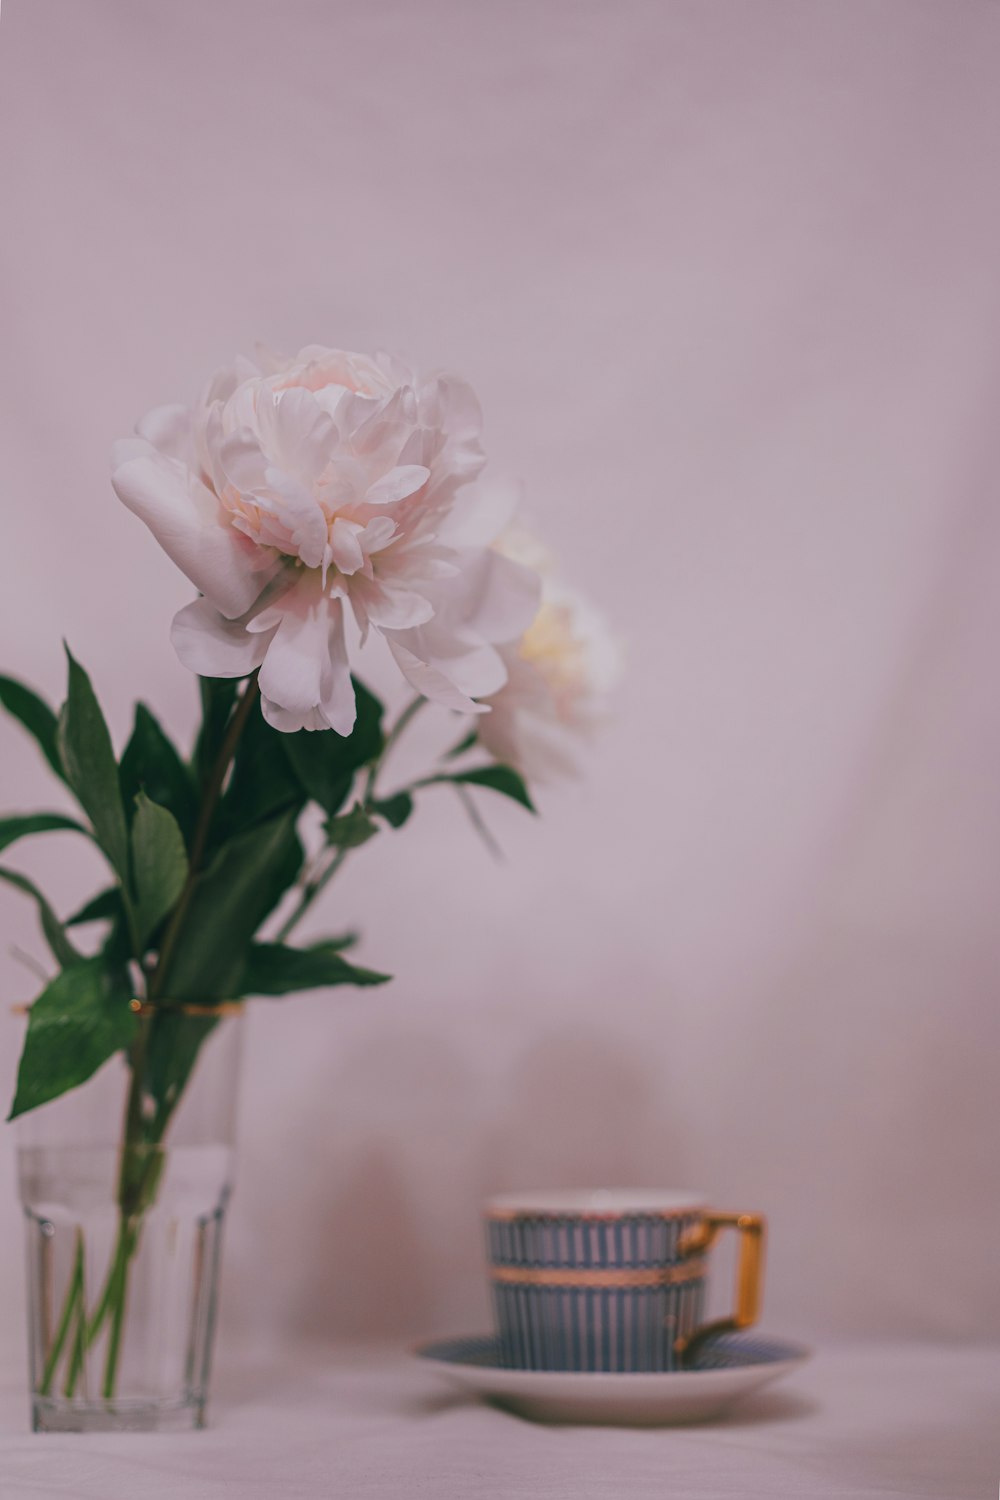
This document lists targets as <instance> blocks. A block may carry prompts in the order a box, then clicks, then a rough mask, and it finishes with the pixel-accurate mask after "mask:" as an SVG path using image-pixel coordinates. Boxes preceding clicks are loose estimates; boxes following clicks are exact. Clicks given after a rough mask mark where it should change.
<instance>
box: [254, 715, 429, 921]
mask: <svg viewBox="0 0 1000 1500" xmlns="http://www.w3.org/2000/svg"><path fill="white" fill-rule="evenodd" d="M426 702H427V699H426V698H420V697H417V698H414V699H413V701H412V702H410V703H408V704H407V705H406V707H405V708H404V709H403V711H402V713H401V714H400V716H399V718H398V719H397V720H396V722H395V724H394V725H393V726H392V728H391V729H390V730H389V733H388V734H387V735H386V738H385V743H384V744H383V746H382V749H381V752H380V753H379V755H378V756H377V757H376V759H375V760H373V761H372V763H371V765H370V766H369V768H368V775H367V777H366V779H365V785H364V791H363V792H362V796H361V805H362V807H363V808H364V809H365V811H366V812H370V811H371V807H372V803H373V802H374V800H375V786H376V782H377V781H378V775H379V772H380V771H381V769H382V767H383V765H384V764H385V760H386V756H387V755H388V754H389V751H390V750H391V749H392V747H393V746H394V745H395V744H396V742H397V740H398V739H399V737H400V735H401V734H402V733H403V732H404V730H405V729H406V728H407V726H408V725H409V724H411V723H412V721H413V720H414V719H415V718H416V716H417V714H418V713H419V712H420V710H421V709H422V708H423V706H424V704H425V703H426ZM349 853H350V850H349V849H338V850H337V853H336V854H335V855H334V857H333V859H332V860H331V861H330V863H329V864H328V865H327V866H326V868H325V869H324V870H323V871H322V872H321V873H320V874H319V875H317V876H314V877H313V879H311V880H307V881H306V883H305V885H304V886H303V887H302V894H301V896H300V897H299V900H298V904H297V905H296V906H295V907H293V908H292V910H291V912H289V914H288V916H287V917H286V918H285V921H284V922H283V923H282V925H281V927H280V928H279V929H278V931H277V933H276V934H275V938H274V941H275V942H276V943H283V942H285V941H286V940H287V939H288V938H289V937H290V936H291V934H292V933H293V932H294V931H295V929H296V927H297V926H298V925H299V923H300V922H301V921H302V918H303V917H304V916H305V914H306V912H307V911H308V910H309V908H310V906H312V904H313V902H314V901H315V900H316V897H317V896H320V895H322V893H323V891H325V890H326V888H327V886H328V885H329V884H330V881H331V880H332V879H333V877H334V876H335V875H336V873H337V871H338V870H339V869H340V867H341V865H342V864H343V863H344V860H345V859H346V858H347V856H348V854H349Z"/></svg>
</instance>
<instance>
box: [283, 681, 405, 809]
mask: <svg viewBox="0 0 1000 1500" xmlns="http://www.w3.org/2000/svg"><path fill="white" fill-rule="evenodd" d="M352 681H353V683H354V696H355V701H356V704H357V719H356V720H355V724H354V728H353V730H352V731H351V733H350V734H349V735H340V734H336V733H335V732H334V730H332V729H321V730H309V729H301V730H299V732H298V733H297V734H283V735H281V736H280V740H281V743H282V746H283V748H284V752H285V754H286V756H287V757H288V760H289V762H290V763H291V765H292V768H293V769H294V771H295V774H296V776H297V777H298V779H299V782H300V783H301V785H302V787H303V790H304V791H305V792H306V794H307V796H309V797H311V798H312V800H313V801H314V802H318V803H319V805H320V807H321V808H322V809H323V811H324V812H325V813H327V814H329V815H330V816H332V815H333V814H334V813H335V812H337V811H338V810H339V809H340V808H341V807H342V806H343V804H344V800H345V798H346V797H347V796H348V794H349V792H350V790H351V783H352V782H353V780H354V777H355V775H356V774H357V772H358V771H359V770H360V769H361V767H362V766H366V765H369V764H370V763H371V762H372V761H373V760H375V759H376V758H377V757H378V756H379V755H380V754H381V752H382V746H383V744H384V743H385V741H384V737H383V734H382V712H383V710H382V705H381V703H380V702H379V700H378V699H377V698H376V697H375V696H374V695H373V694H372V693H370V692H369V691H368V689H367V688H366V687H365V685H364V683H363V682H359V681H358V679H357V678H356V677H355V678H352Z"/></svg>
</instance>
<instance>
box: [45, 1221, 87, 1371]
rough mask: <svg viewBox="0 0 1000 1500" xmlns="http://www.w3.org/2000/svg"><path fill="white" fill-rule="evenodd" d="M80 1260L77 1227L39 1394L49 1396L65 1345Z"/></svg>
mask: <svg viewBox="0 0 1000 1500" xmlns="http://www.w3.org/2000/svg"><path fill="white" fill-rule="evenodd" d="M82 1260H83V1234H82V1231H81V1230H80V1229H77V1231H76V1260H75V1261H74V1263H73V1272H72V1275H71V1276H70V1279H69V1289H68V1291H67V1294H66V1301H65V1302H64V1304H63V1310H62V1315H61V1316H60V1319H59V1327H58V1328H57V1329H56V1336H55V1338H54V1339H53V1340H52V1346H51V1348H50V1349H49V1352H48V1355H47V1356H46V1360H45V1369H44V1370H43V1371H42V1379H41V1383H40V1384H39V1387H38V1393H39V1395H40V1396H50V1395H51V1394H52V1382H53V1381H54V1380H55V1378H56V1369H57V1367H58V1364H59V1361H60V1359H61V1358H62V1352H63V1347H64V1346H65V1343H66V1337H67V1335H68V1333H69V1330H70V1325H71V1323H72V1321H73V1314H74V1312H75V1311H76V1304H77V1302H78V1301H79V1298H80V1296H81V1290H82V1287H81V1275H80V1267H81V1265H82Z"/></svg>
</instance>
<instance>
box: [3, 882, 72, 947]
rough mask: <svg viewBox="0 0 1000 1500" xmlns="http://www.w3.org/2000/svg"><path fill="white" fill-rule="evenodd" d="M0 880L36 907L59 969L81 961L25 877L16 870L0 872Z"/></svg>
mask: <svg viewBox="0 0 1000 1500" xmlns="http://www.w3.org/2000/svg"><path fill="white" fill-rule="evenodd" d="M0 880H5V881H6V882H7V884H8V885H13V886H16V887H17V889H18V890H19V891H23V892H24V894H25V895H26V896H30V897H31V899H32V901H34V902H35V904H36V906H37V907H38V916H39V919H40V921H41V924H42V932H43V933H44V934H45V941H46V942H47V943H48V945H49V947H50V948H51V950H52V956H53V958H54V959H55V961H56V963H57V964H59V965H60V967H61V968H64V969H66V968H69V967H70V966H71V965H73V964H78V963H79V962H80V961H81V956H82V955H81V954H79V953H78V952H77V951H76V949H75V948H74V947H73V944H72V943H71V942H70V940H69V938H68V937H67V936H66V931H65V927H64V925H63V923H62V922H60V920H59V918H58V917H57V916H56V914H55V912H54V911H53V910H52V907H51V906H50V905H49V903H48V900H47V899H46V897H45V896H43V894H42V892H41V891H40V890H39V889H38V887H37V885H35V883H34V881H33V880H29V879H28V877H27V875H21V874H20V873H19V872H18V871H17V870H0Z"/></svg>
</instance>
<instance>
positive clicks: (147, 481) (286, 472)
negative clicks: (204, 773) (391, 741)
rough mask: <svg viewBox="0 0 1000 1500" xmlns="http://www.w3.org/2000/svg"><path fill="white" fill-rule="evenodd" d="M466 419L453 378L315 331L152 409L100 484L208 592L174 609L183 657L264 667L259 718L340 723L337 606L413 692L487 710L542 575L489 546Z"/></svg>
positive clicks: (491, 527)
mask: <svg viewBox="0 0 1000 1500" xmlns="http://www.w3.org/2000/svg"><path fill="white" fill-rule="evenodd" d="M480 425H481V415H480V411H479V405H478V402H477V401H476V398H475V396H474V394H473V392H472V391H471V389H470V388H469V386H468V385H466V384H465V383H464V382H463V381H461V380H457V379H455V378H453V377H451V376H447V375H431V376H428V377H419V376H417V375H415V374H414V373H413V372H412V371H411V370H409V369H408V368H407V367H406V366H405V365H403V364H401V363H400V362H399V361H398V360H396V359H393V358H392V357H390V356H387V355H379V356H377V357H376V358H375V359H369V358H367V357H366V356H364V355H360V354H349V353H345V352H343V351H340V350H334V349H324V348H321V347H319V346H318V345H310V346H309V347H307V348H305V349H303V350H301V352H300V353H299V354H298V355H296V356H295V357H294V358H293V359H285V358H279V357H275V356H271V355H262V356H260V357H259V359H258V362H257V363H254V362H252V361H250V360H247V359H238V360H237V361H236V362H235V363H234V364H233V365H232V366H231V367H230V368H227V369H225V370H222V371H220V372H219V373H218V374H217V375H216V376H215V377H214V379H213V380H212V381H211V382H210V384H209V386H208V388H207V390H206V391H205V393H204V394H203V396H202V397H201V399H200V400H199V401H198V402H197V403H196V404H195V406H194V407H193V408H192V409H190V410H189V409H186V408H183V407H161V408H159V409H157V410H156V411H153V412H151V413H150V414H149V415H148V416H147V417H146V418H145V419H144V420H143V421H142V422H141V423H140V424H139V426H138V428H137V429H136V430H137V433H138V437H137V438H134V439H128V440H126V441H124V442H120V443H118V444H116V445H115V450H114V454H113V463H112V467H113V475H112V483H113V484H114V488H115V491H116V493H117V494H118V496H119V498H120V499H121V500H122V501H123V502H124V504H125V505H126V506H128V508H129V509H130V510H131V511H133V512H134V513H135V514H136V515H137V516H139V517H140V518H141V519H142V520H143V521H144V522H145V523H146V525H147V526H148V527H149V528H150V530H151V531H152V532H153V534H154V536H155V537H156V538H157V540H158V541H159V542H160V544H161V546H162V547H163V548H164V550H165V551H166V552H167V553H168V555H169V556H170V557H171V558H172V559H173V561H174V562H175V563H176V564H177V565H178V567H180V568H181V569H182V571H183V572H184V573H186V575H187V577H188V578H189V579H190V580H191V582H192V583H193V584H194V585H195V587H196V588H197V589H198V590H199V591H200V593H201V595H202V596H203V597H201V598H199V599H197V600H196V601H195V602H194V603H193V604H189V605H188V606H187V607H186V608H185V609H182V610H181V611H180V613H179V614H178V615H177V616H176V618H175V620H174V625H173V632H172V638H173V642H174V646H175V648H176V650H177V654H178V656H179V657H180V658H181V661H182V662H183V663H184V664H185V666H187V667H189V668H190V669H191V670H192V671H194V672H197V673H199V674H201V675H202V676H206V677H240V676H243V675H245V674H246V673H249V672H252V671H253V670H254V669H255V668H258V667H259V668H260V675H259V681H260V689H261V695H262V707H263V712H264V716H265V718H266V719H267V720H268V722H269V723H271V724H272V725H274V726H275V727H276V728H278V729H281V730H289V731H291V730H297V729H302V728H306V729H326V728H328V727H331V728H333V729H335V730H336V731H337V732H338V733H339V734H349V733H350V731H351V727H352V725H353V723H354V690H353V687H352V685H351V677H350V664H349V662H348V653H347V645H346V640H345V635H344V611H345V609H350V611H351V612H352V614H353V616H354V618H355V620H356V621H357V624H358V626H359V627H360V630H361V639H362V642H363V641H364V639H365V637H366V635H367V633H368V631H369V629H375V630H377V631H379V632H380V633H381V634H382V635H383V636H384V637H385V638H386V640H387V641H388V643H389V646H390V649H391V650H392V652H393V655H394V656H395V659H396V661H397V663H398V664H399V667H400V670H401V671H402V672H403V674H404V675H405V676H406V677H407V678H408V679H409V681H410V682H411V683H412V684H413V685H414V687H416V688H417V690H418V691H419V692H420V693H422V694H424V696H426V697H428V698H431V699H433V700H434V701H436V702H439V703H442V704H444V705H445V706H446V707H449V708H455V709H461V710H464V711H466V712H476V713H484V714H485V709H484V707H483V706H482V705H481V704H478V703H476V702H474V701H473V700H474V699H476V698H482V697H484V696H485V695H487V694H490V693H494V692H496V691H497V690H498V688H499V687H500V686H501V685H502V684H503V682H504V681H505V680H506V667H505V658H504V655H503V654H502V653H501V651H500V650H499V649H498V648H500V647H502V646H503V645H504V643H508V642H511V641H514V640H516V639H517V638H518V636H519V635H520V634H521V632H522V631H523V630H524V629H525V626H526V624H527V623H528V622H529V621H530V619H531V618H532V616H533V614H534V613H535V610H536V609H537V604H538V597H539V581H538V578H537V576H536V575H535V574H534V573H533V572H532V570H531V569H530V567H528V566H527V565H525V564H524V563H523V562H520V561H518V560H516V559H514V558H512V557H508V556H503V555H501V554H500V553H497V552H494V551H490V550H487V549H488V544H489V542H490V541H492V539H493V537H494V536H495V535H496V533H497V531H498V530H499V529H500V527H502V526H503V525H504V524H505V522H506V520H507V519H508V517H509V514H510V512H511V510H512V508H513V505H514V503H516V495H515V494H514V493H513V490H511V489H509V488H504V487H502V486H497V485H495V484H494V485H484V484H483V483H482V482H479V483H477V482H476V476H477V475H478V474H479V471H480V470H481V468H482V466H483V463H484V457H483V452H482V448H481V446H480V442H479V431H480ZM469 538H474V540H469Z"/></svg>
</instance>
